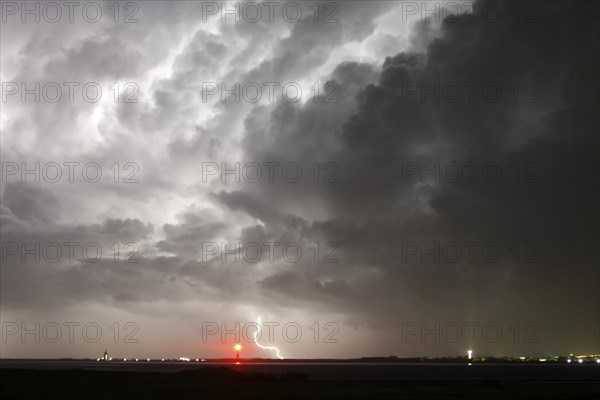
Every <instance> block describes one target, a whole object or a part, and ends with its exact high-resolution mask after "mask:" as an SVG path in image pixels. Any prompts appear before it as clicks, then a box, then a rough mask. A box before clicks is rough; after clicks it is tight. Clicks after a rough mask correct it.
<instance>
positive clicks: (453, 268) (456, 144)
mask: <svg viewBox="0 0 600 400" xmlns="http://www.w3.org/2000/svg"><path fill="white" fill-rule="evenodd" d="M500 5H501V6H502V8H503V9H509V7H510V6H511V4H510V3H503V2H500ZM480 7H481V4H477V5H475V7H474V14H475V18H474V20H469V19H467V18H463V20H462V21H461V22H448V21H446V22H445V23H444V24H443V28H442V32H441V35H440V37H439V38H438V39H434V40H433V41H432V42H431V43H429V46H428V47H427V51H426V52H425V53H400V54H397V55H393V56H390V57H389V58H388V59H387V60H386V61H385V62H384V63H383V65H382V72H381V75H380V77H379V82H378V83H376V84H371V85H367V86H366V87H364V88H363V89H362V90H361V91H360V93H358V95H357V97H356V101H357V104H358V109H357V111H356V112H355V113H354V114H353V115H351V116H349V117H347V118H346V116H345V115H344V113H345V112H346V110H345V109H344V106H343V103H342V104H340V105H330V104H329V105H328V104H324V105H319V107H313V106H312V105H311V104H307V105H305V106H304V107H298V106H295V105H287V104H282V105H280V106H279V107H277V108H276V109H275V110H274V111H273V112H271V113H270V115H269V116H268V117H267V118H268V119H267V121H268V122H267V123H268V127H269V128H267V129H268V130H265V128H264V127H261V126H260V125H259V124H254V123H253V118H256V117H255V116H254V117H250V118H249V119H248V120H247V123H246V129H247V137H246V140H245V141H244V146H245V148H246V150H247V153H246V156H247V157H248V159H253V160H268V159H270V158H271V157H272V158H277V156H278V157H279V158H280V159H284V160H294V161H299V162H303V161H304V162H305V163H309V162H310V161H311V160H327V159H329V160H331V161H334V162H336V163H338V165H339V166H340V176H339V178H340V182H339V183H337V184H334V185H329V186H314V185H313V186H312V187H310V188H307V187H306V186H304V185H284V184H267V183H265V184H263V185H248V187H247V189H246V190H247V191H248V192H249V193H252V195H242V194H241V193H232V194H230V195H224V194H221V195H220V197H221V198H222V199H223V200H224V201H225V203H226V204H228V205H229V206H230V207H232V208H234V209H238V210H239V209H244V208H245V209H246V211H247V212H248V213H249V214H250V215H253V216H255V217H261V216H264V215H265V213H264V212H258V211H257V207H256V204H261V200H260V199H262V200H263V201H264V202H265V203H266V204H269V209H271V210H272V211H270V213H273V212H275V210H279V212H283V210H288V211H287V212H290V213H293V212H292V211H290V210H293V209H296V210H298V209H302V204H312V201H313V200H314V198H315V197H317V198H318V199H319V204H320V207H324V208H326V210H327V212H328V213H329V217H327V218H325V219H321V221H320V222H315V223H314V224H313V226H312V229H313V230H316V231H319V232H321V233H322V234H323V235H325V237H327V238H328V239H329V240H332V241H335V242H338V243H340V246H341V248H342V249H343V251H344V260H346V261H347V263H348V264H349V265H352V264H354V265H362V266H365V267H366V266H375V267H377V268H380V269H382V270H384V271H385V273H384V275H383V276H382V278H381V279H382V282H380V283H379V288H378V289H377V290H376V291H375V292H377V293H386V295H388V296H389V297H388V299H389V300H390V302H392V303H393V302H394V299H396V298H397V297H398V294H394V293H393V291H392V290H385V289H383V291H381V292H380V291H379V290H380V289H381V288H384V287H388V288H390V289H391V288H393V287H404V288H406V290H407V292H408V293H409V294H410V300H409V301H411V302H412V303H413V305H415V307H416V308H419V307H420V306H421V305H422V304H423V303H425V304H426V303H430V304H432V305H437V306H439V307H441V308H442V309H444V310H446V311H447V312H448V315H456V311H457V310H461V309H462V310H466V309H469V308H471V309H473V308H475V309H479V310H483V309H484V308H486V307H488V308H489V311H490V315H504V316H506V315H511V314H512V315H513V316H515V315H519V307H518V306H517V305H518V304H519V302H520V299H521V300H522V299H523V298H527V300H528V301H529V302H531V306H532V308H531V309H529V308H528V309H527V310H528V311H527V312H532V310H535V311H536V312H537V314H536V312H533V313H532V314H530V315H531V316H532V317H533V318H536V317H539V318H540V319H542V320H544V319H545V318H547V317H548V316H547V315H546V314H545V312H543V311H542V309H543V308H544V307H547V306H548V305H549V304H552V306H551V307H557V308H556V309H559V310H561V311H562V312H563V313H561V316H560V318H565V320H567V319H571V318H572V319H573V320H577V319H582V320H583V319H586V318H589V317H590V315H588V317H585V316H584V315H583V314H582V312H581V311H577V312H575V313H572V311H568V310H567V309H566V308H565V306H564V305H561V304H560V303H561V302H563V301H564V299H561V298H560V297H557V296H553V295H552V296H549V295H548V292H549V291H552V292H556V291H559V290H561V288H562V287H563V286H564V285H565V284H566V282H569V283H568V284H569V285H581V288H582V292H583V293H582V294H581V296H580V297H579V298H578V299H577V300H571V301H572V302H571V304H570V305H569V306H568V307H569V308H568V309H569V310H572V309H576V310H584V309H585V308H586V304H588V305H589V304H590V303H594V302H595V299H596V295H595V294H594V293H595V292H594V290H593V289H594V282H595V277H596V272H597V269H596V268H597V264H596V262H595V252H596V249H597V241H598V229H597V227H598V210H597V203H598V170H597V168H596V167H595V165H596V164H597V159H598V136H597V133H598V122H597V121H598V120H597V116H596V113H597V106H598V91H597V88H598V75H597V71H598V57H597V50H598V21H597V19H596V17H595V16H596V15H597V5H595V4H586V5H583V4H566V3H563V2H550V3H544V4H540V9H541V10H542V12H541V14H540V16H539V20H538V21H537V22H536V23H531V24H516V23H514V21H512V20H510V19H509V18H505V19H503V20H502V21H501V22H498V23H489V22H487V21H485V20H483V19H482V18H481V9H480ZM420 29H422V30H423V31H424V32H426V31H427V24H423V25H421V28H420ZM416 47H418V46H416ZM345 68H347V67H345ZM336 80H337V82H338V84H339V85H340V88H341V89H342V90H344V88H346V87H348V86H351V85H352V84H353V81H354V79H352V77H351V76H350V75H348V76H344V75H343V74H338V76H337V79H336ZM405 82H412V83H423V84H427V85H429V86H428V87H429V88H433V87H434V85H435V84H436V83H439V84H441V85H448V84H450V83H453V82H455V83H459V84H461V83H466V82H477V83H480V84H482V85H483V84H485V83H488V82H493V83H500V84H502V85H507V84H513V83H515V82H516V83H517V84H524V83H526V82H536V83H537V84H538V85H539V88H540V91H539V93H538V94H537V96H538V97H539V101H538V102H535V103H529V102H525V101H514V100H513V98H512V97H511V96H510V95H508V94H507V93H512V92H508V89H506V86H505V88H504V90H505V95H504V96H503V98H502V99H501V100H500V101H498V102H494V103H491V102H485V101H482V99H479V100H476V101H475V102H474V103H469V102H467V101H459V102H456V103H451V102H448V101H444V100H442V101H438V102H436V101H435V100H434V99H433V97H429V98H427V99H426V101H421V99H420V98H415V97H411V96H410V95H407V94H406V92H405V90H406V89H405V87H404V86H403V83H405ZM403 96H407V97H403ZM406 98H408V100H406ZM325 110H326V111H325ZM337 116H341V118H340V119H342V121H338V122H339V125H338V127H337V128H336V127H335V126H332V125H335V123H332V122H330V121H335V120H336V117H337ZM262 120H263V121H264V118H263V119H262ZM321 126H323V127H324V129H320V127H321ZM255 127H256V128H255ZM267 132H268V133H267ZM267 137H268V140H267V139H266V138H267ZM262 139H264V140H262ZM406 161H409V162H419V163H421V162H426V163H427V165H428V166H430V168H433V164H434V163H435V162H440V163H444V162H453V161H455V162H458V163H462V162H467V161H474V162H480V163H487V162H494V163H498V164H499V165H501V167H502V170H503V172H504V176H503V178H502V180H501V181H500V182H498V183H494V184H490V183H487V182H484V181H481V180H479V181H477V182H475V183H474V184H473V183H469V182H468V181H466V180H463V181H461V182H458V183H450V182H441V183H436V182H428V183H427V184H425V185H418V184H417V182H415V180H414V179H413V180H412V181H408V182H406V183H405V182H403V181H402V177H401V171H402V165H403V164H402V163H403V162H406ZM516 162H519V163H526V162H531V163H534V164H535V165H536V166H538V167H539V171H540V173H539V182H537V183H528V184H523V183H520V184H515V183H514V182H513V180H512V179H513V176H512V175H511V174H512V173H513V171H512V170H511V168H512V167H513V166H514V165H515V163H516ZM234 198H235V199H236V201H235V202H232V199H234ZM281 199H285V202H282V201H279V200H281ZM323 202H324V203H323ZM241 204H244V205H243V206H242V205H241ZM261 207H265V206H261ZM304 210H305V211H304V212H307V213H308V214H309V215H310V211H309V209H306V208H305V209H304ZM296 212H297V213H298V214H300V213H301V212H298V211H296ZM265 220H266V221H267V224H268V218H265ZM403 241H412V242H426V243H433V242H434V241H440V242H442V243H443V242H449V241H452V242H459V243H460V242H466V241H477V242H479V243H483V242H486V241H492V242H497V243H499V244H501V245H502V246H504V248H505V249H506V248H510V245H511V243H513V242H514V241H520V242H521V243H522V242H527V241H532V242H535V243H537V244H538V245H539V248H540V252H541V253H540V259H539V262H538V263H536V264H525V263H523V262H519V263H513V262H509V261H510V260H508V261H507V260H503V261H502V262H500V263H497V264H489V263H487V264H486V263H480V265H477V266H475V265H460V264H459V265H448V264H445V265H435V264H434V263H431V262H428V263H426V264H423V265H401V264H400V263H399V262H398V260H400V258H401V248H400V247H399V245H400V243H401V242H403ZM417 264H419V263H417ZM349 276H351V275H350V273H346V274H344V275H343V277H341V276H338V278H337V279H339V280H340V281H341V280H343V279H344V278H348V277H349ZM262 285H263V287H264V288H266V289H269V290H274V291H279V292H281V293H282V294H284V293H290V291H292V287H293V288H294V289H293V291H292V292H293V293H294V294H295V296H294V297H296V298H311V297H312V296H320V295H321V294H322V293H323V292H324V291H327V290H328V289H327V286H326V285H318V284H316V283H315V281H312V283H311V280H310V278H308V277H307V275H306V274H303V273H298V272H296V273H291V272H285V273H277V274H275V275H273V276H272V277H269V278H266V279H265V280H263V281H262ZM334 287H335V290H334V288H332V289H331V290H329V291H331V292H332V293H333V294H340V293H342V292H344V291H346V290H348V288H347V286H345V285H344V284H343V283H342V282H339V283H338V284H337V285H336V286H334ZM503 287H504V288H506V287H513V288H515V291H514V292H512V293H507V292H503V291H502V290H500V292H498V293H496V291H497V289H500V288H503ZM464 290H470V291H472V292H473V294H474V296H475V297H476V298H477V303H478V304H477V305H475V304H471V305H469V303H472V300H473V298H472V297H470V296H468V297H465V296H460V295H459V293H461V292H463V291H464ZM528 291H530V292H531V293H535V295H534V296H531V295H525V294H524V293H526V292H528ZM486 293H487V295H486ZM491 293H494V294H495V295H491ZM377 297H378V298H379V297H380V296H377ZM452 300H454V301H455V304H453V305H452V306H450V305H449V302H451V301H452ZM377 301H378V299H375V298H374V296H368V295H367V296H355V297H353V298H349V299H348V303H347V305H346V306H344V307H347V309H348V310H349V309H351V308H353V307H354V306H355V304H357V303H363V304H364V302H366V303H368V304H370V305H374V304H372V303H371V302H373V303H375V302H377ZM456 302H458V303H456ZM461 303H462V304H463V307H461V306H459V304H461ZM563 304H564V303H563ZM423 309H425V307H424V308H423ZM372 311H373V307H368V311H366V312H367V313H370V312H372ZM387 312H388V311H382V315H381V316H383V315H385V314H386V313H387ZM527 312H525V311H524V312H523V314H527ZM459 313H460V312H459ZM574 315H576V316H574ZM586 315H587V314H586ZM546 322H548V323H550V324H551V322H550V321H549V320H546ZM592 326H593V322H592V325H591V326H590V328H591V327H592ZM563 333H564V332H563Z"/></svg>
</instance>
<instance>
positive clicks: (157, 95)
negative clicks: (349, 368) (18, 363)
mask: <svg viewBox="0 0 600 400" xmlns="http://www.w3.org/2000/svg"><path fill="white" fill-rule="evenodd" d="M6 3H7V2H3V5H2V7H3V9H2V18H3V20H2V25H1V47H2V54H1V81H2V85H3V86H2V95H3V98H2V103H1V107H2V112H1V124H2V137H1V139H2V143H1V144H2V147H1V157H2V183H1V186H0V188H1V198H0V203H1V204H0V221H1V223H2V225H1V229H0V232H1V234H2V238H1V241H2V266H1V271H0V272H1V293H0V295H1V297H0V299H1V320H2V323H3V326H2V332H3V339H2V344H1V346H2V351H1V357H4V358H12V357H91V358H96V357H98V356H100V355H101V354H102V353H103V352H104V350H105V349H107V350H108V351H109V353H110V354H111V355H115V356H121V357H140V358H146V357H152V358H162V357H164V358H167V357H180V356H189V357H193V358H196V357H229V356H232V355H233V351H232V350H231V349H232V346H233V344H234V343H235V338H234V337H233V335H229V336H227V337H226V338H225V339H226V340H225V341H224V342H223V343H222V340H221V337H220V332H219V333H217V334H214V335H209V336H206V337H205V340H203V333H204V334H205V335H206V333H207V329H210V328H209V325H210V327H211V328H214V327H215V326H218V327H219V329H220V328H221V324H222V323H226V324H227V327H228V329H233V327H234V324H235V323H236V322H238V323H240V324H241V327H244V326H248V325H244V324H247V323H252V322H256V321H257V320H258V318H259V317H260V318H261V321H262V322H265V321H268V322H274V323H279V324H280V325H279V326H275V327H274V328H273V329H274V342H273V343H272V344H270V343H268V340H267V331H268V328H267V327H266V326H265V325H262V328H263V331H262V337H261V341H260V343H261V344H263V345H265V346H266V345H271V346H277V347H278V348H279V350H280V351H281V353H282V354H283V355H284V356H285V357H286V358H312V357H315V358H316V357H322V358H325V357H332V358H338V357H341V358H349V357H360V356H389V355H397V356H412V355H431V356H440V355H457V354H464V353H465V352H466V350H467V349H469V348H473V349H474V350H475V352H476V353H478V354H488V355H502V354H506V355H517V354H530V355H542V354H568V353H570V352H573V353H592V352H595V353H598V352H599V351H600V348H599V346H600V340H599V336H600V330H599V315H600V314H599V311H600V310H599V308H600V305H599V303H600V302H599V292H598V291H599V272H598V265H599V264H598V261H599V260H598V243H599V235H598V229H599V228H598V227H599V226H600V225H599V216H598V200H599V198H598V197H599V196H598V188H599V185H598V184H599V179H598V156H599V146H598V128H599V126H598V105H599V101H598V93H599V90H598V88H599V87H598V86H599V82H598V70H599V69H598V68H599V63H598V54H599V52H598V50H599V49H598V37H599V32H598V18H597V16H598V6H597V4H590V3H591V2H580V3H568V2H561V1H552V2H546V3H543V4H541V3H533V2H525V3H526V5H522V4H521V5H520V6H515V5H514V4H512V3H506V2H498V3H495V2H494V3H484V4H478V3H477V4H467V3H463V2H458V3H456V2H454V3H451V4H446V3H447V2H428V3H427V4H428V5H427V6H426V5H424V3H423V2H401V1H382V2H380V1H369V2H366V1H365V2H360V1H338V2H321V4H320V5H319V7H318V8H315V6H314V2H312V1H310V2H302V1H296V2H295V3H293V4H292V5H288V6H286V7H284V6H285V5H286V3H287V2H285V1H280V2H275V4H274V5H272V7H273V8H271V9H270V8H269V7H267V5H265V4H261V3H252V4H253V6H251V7H248V6H247V7H241V5H239V7H241V8H240V9H241V15H240V18H239V22H236V21H235V20H234V18H235V15H234V14H223V15H222V13H223V10H222V9H221V2H216V3H210V2H209V3H210V4H203V2H200V1H185V2H184V1H172V2H166V1H164V2H163V1H138V2H129V3H127V2H121V3H119V7H118V11H119V12H118V14H116V13H115V12H116V9H115V7H114V5H113V3H114V2H113V1H107V2H102V1H97V2H95V3H94V4H95V5H94V6H88V7H84V6H86V4H87V3H86V2H82V3H78V4H79V6H78V8H75V9H74V10H73V14H72V16H73V21H72V22H71V21H70V20H69V10H68V8H67V7H66V6H62V7H61V8H62V10H61V11H62V15H61V16H60V17H59V16H57V14H56V11H55V10H56V9H51V8H48V7H46V8H44V7H45V6H44V4H45V3H43V2H42V3H36V2H27V4H28V6H29V7H31V9H34V7H35V4H38V7H39V22H35V20H34V19H35V15H27V14H26V13H25V14H24V15H22V14H23V12H24V11H23V10H22V9H21V8H23V7H25V6H24V5H22V4H25V3H21V2H17V3H11V4H8V5H7V4H6ZM244 3H248V2H242V3H241V4H244ZM58 4H59V5H60V4H62V2H58ZM457 4H458V6H457ZM490 4H491V5H490ZM436 6H437V9H436V8H435V7H436ZM96 7H99V8H100V9H101V10H102V15H101V16H98V18H96V15H97V14H95V13H96V11H97V8H96ZM111 7H112V8H111ZM228 7H230V8H228V10H230V9H234V7H235V5H234V3H233V2H231V3H228ZM84 8H85V10H86V11H85V13H82V10H83V9H84ZM256 10H261V12H262V15H261V16H260V18H258V16H257V14H256ZM269 10H271V11H272V18H271V14H269ZM284 10H285V11H284ZM316 10H318V12H316ZM432 11H433V13H432ZM436 12H437V14H436ZM457 13H458V14H460V15H461V16H460V18H458V17H457V16H456V15H457ZM300 15H301V16H300ZM255 16H256V17H257V18H255ZM444 16H446V17H448V19H446V21H444V22H442V19H443V17H444ZM22 17H24V18H25V22H22ZM222 17H223V18H225V22H223V21H222ZM54 19H57V21H56V22H52V20H54ZM96 19H97V21H96V22H94V21H95V20H96ZM254 19H256V21H255V20H254ZM126 21H127V23H126ZM36 82H37V83H38V84H39V91H38V92H37V94H38V95H39V97H40V99H39V102H36V101H35V100H36V99H35V97H36V93H34V92H35V91H36V86H35V85H36ZM65 82H73V83H74V84H72V86H71V87H72V88H73V99H72V101H69V86H67V85H65ZM49 83H50V85H48V84H49ZM115 83H116V84H117V85H118V88H117V86H115ZM222 83H223V84H224V85H225V89H227V90H230V91H231V90H232V89H233V90H234V91H235V88H236V86H235V84H236V83H238V84H239V87H240V90H239V92H238V94H239V96H240V99H239V102H236V101H235V100H236V99H235V94H229V95H226V96H225V97H224V99H222V98H221V94H222V93H221V90H222V87H221V84H222ZM249 83H252V84H251V85H249ZM269 83H272V84H271V85H272V86H270V87H272V88H273V90H272V93H273V98H269V90H268V88H269ZM23 84H24V85H25V86H23ZM86 85H87V86H86ZM257 86H258V87H260V88H261V90H262V93H261V96H260V98H257V97H258V96H257V93H258V92H257V91H256V87H257ZM284 86H285V87H286V88H287V89H289V91H287V92H286V91H284V90H282V88H283V87H284ZM57 87H58V88H60V90H61V93H62V97H61V98H60V100H57V101H55V102H53V101H54V99H55V97H56V93H57ZM83 87H86V88H87V89H86V91H83ZM97 87H100V88H101V90H102V95H101V98H99V97H98V98H97V96H96V88H97ZM317 87H318V91H319V95H318V96H315V94H316V92H317ZM44 88H45V89H44ZM297 88H300V89H301V91H302V93H301V95H300V94H299V92H297V91H296V90H297ZM23 90H29V91H30V94H25V95H23ZM244 90H246V91H244ZM115 93H119V95H118V96H116V95H115ZM84 95H85V96H87V98H86V97H84ZM115 96H116V99H115ZM96 100H98V101H96ZM116 100H118V101H116ZM134 100H135V101H136V102H133V101H134ZM255 100H256V101H255ZM36 163H39V165H40V167H39V170H40V171H39V179H38V182H36V176H35V174H34V173H30V174H25V175H22V172H23V171H22V170H23V169H25V168H27V169H29V170H35V168H36V166H35V165H36ZM65 163H78V164H65ZM88 163H95V164H88ZM115 163H117V164H115ZM236 163H239V164H238V165H239V175H240V179H236V176H235V173H234V172H232V173H228V174H224V175H221V172H222V169H223V168H227V169H228V170H233V171H235V168H236ZM57 164H58V165H59V166H60V167H61V173H62V175H61V176H60V177H56V165H57ZM85 165H87V167H86V169H85V174H84V175H82V171H83V169H84V168H83V167H84V166H85ZM284 165H287V166H288V167H287V168H286V169H285V170H284V168H283V167H284ZM257 166H259V167H260V168H261V172H262V175H261V176H260V177H257V174H256V172H257V168H256V167H257ZM457 166H458V168H457ZM15 168H16V170H15ZM98 169H99V170H100V171H101V172H102V176H101V177H98V178H97V179H98V180H97V179H96V174H97V171H98ZM69 172H72V173H73V175H72V178H73V179H72V181H73V182H70V180H69V176H68V175H69ZM299 172H300V173H301V176H298V177H297V175H298V173H299ZM421 173H423V174H422V175H421ZM457 173H458V174H460V175H457ZM55 178H56V179H55ZM96 180H97V181H96ZM94 181H96V182H94ZM71 242H76V243H78V245H77V246H76V247H75V248H74V256H73V257H70V254H69V251H68V248H69V247H68V245H65V243H71ZM275 242H276V243H279V245H270V246H271V247H269V245H265V243H275ZM36 243H37V246H39V251H36V250H35V249H36ZM52 243H54V244H58V245H57V246H58V248H60V249H61V255H60V257H59V256H56V254H57V252H56V247H57V246H54V245H52ZM90 243H91V244H93V245H92V249H91V250H90V249H89V246H88V250H89V252H88V253H86V254H85V255H86V257H84V256H83V255H82V248H83V247H84V246H85V245H86V244H87V245H89V244H90ZM115 243H117V247H118V248H119V253H118V255H117V254H116V252H115V248H116V247H115ZM236 243H237V244H239V245H240V247H242V248H243V250H242V251H241V254H240V256H239V257H240V260H239V261H236V259H235V255H234V254H223V253H222V251H221V249H220V248H219V247H220V246H221V245H222V244H224V246H226V249H235V246H236ZM254 244H258V245H259V246H260V247H261V251H262V255H261V257H260V258H259V259H258V260H254V258H255V256H257V254H258V253H257V249H256V247H255V246H254ZM286 245H287V247H286ZM74 246H75V245H74ZM94 246H95V247H94ZM253 246H254V247H253ZM436 246H438V247H436ZM97 247H99V248H100V249H101V250H102V256H101V257H99V259H98V260H97V261H96V262H91V261H93V260H91V258H94V256H95V249H96V248H97ZM284 248H285V250H284ZM317 248H318V251H317ZM28 249H29V250H30V249H33V251H29V250H28ZM43 249H45V250H43ZM269 249H271V250H272V257H270V256H271V254H270V251H269ZM298 251H301V252H302V253H301V255H300V254H299V253H297V252H298ZM457 251H458V252H460V254H458V253H456V252H457ZM498 251H501V253H497V252H498ZM132 253H135V254H132ZM90 254H91V256H90ZM457 254H458V255H457ZM36 256H39V258H40V259H39V262H38V261H37V260H36V259H35V258H36ZM55 256H56V257H55ZM22 257H23V258H24V260H22ZM115 257H116V261H117V262H115ZM55 258H57V259H55ZM124 261H137V262H124ZM334 261H337V262H334ZM36 322H37V323H39V324H40V328H39V332H40V338H39V343H36V338H35V335H34V334H29V335H25V336H24V337H22V333H23V332H21V330H22V328H23V327H26V328H27V329H30V330H34V331H35V328H34V327H35V323H36ZM70 322H73V323H77V324H79V325H78V326H75V325H73V326H74V328H73V329H74V339H73V340H72V343H71V341H70V340H69V337H68V336H69V335H68V333H69V329H68V325H65V324H68V323H70ZM115 322H117V323H118V324H119V325H118V327H116V326H115V325H114V323H115ZM128 322H132V323H133V324H132V325H126V324H127V323H128ZM49 323H56V324H58V325H59V326H61V327H62V328H61V329H62V337H61V338H59V339H57V340H53V339H54V338H55V337H56V325H52V324H50V325H48V324H49ZM90 323H94V325H93V326H92V327H91V328H89V326H90V325H88V328H89V330H88V332H87V334H88V336H87V339H86V337H84V335H83V333H82V330H83V326H84V325H86V324H90ZM207 323H208V324H207ZM315 323H318V325H315ZM328 323H331V324H329V325H327V324H328ZM22 324H25V325H22ZM214 324H216V325H214ZM285 324H288V328H289V330H288V331H287V335H288V339H290V338H291V339H294V337H295V336H296V332H295V331H296V330H297V328H298V327H300V328H301V329H302V334H301V337H299V340H298V341H297V342H296V343H292V342H293V340H285V338H284V333H285V332H283V326H284V325H285ZM436 324H437V325H436ZM98 326H99V327H101V328H102V335H101V337H100V338H99V339H98V340H97V341H95V340H90V337H91V338H94V337H95V336H96V334H95V332H94V330H95V329H96V327H98ZM290 326H291V327H290ZM15 327H17V328H15ZM44 327H46V329H44ZM457 327H459V329H460V333H462V335H461V336H460V337H458V338H456V336H457V335H456V332H457ZM469 327H472V328H469ZM484 327H485V329H483V328H484ZM15 329H18V331H16V332H15ZM86 329H87V328H86ZM471 329H472V332H473V335H472V336H473V337H471V338H469V337H468V336H469V335H468V334H469V332H470V331H471ZM498 329H501V333H499V332H498ZM424 330H428V332H429V333H427V332H425V333H426V334H425V335H422V334H423V333H424ZM115 331H118V332H119V337H118V338H117V340H116V341H117V342H118V343H115V337H114V334H115ZM248 332H250V334H249V336H250V337H251V336H252V332H254V328H253V327H252V326H251V327H250V328H248V330H247V333H248ZM315 332H319V335H318V337H315ZM128 334H131V335H132V336H130V337H129V339H132V338H134V339H136V340H137V341H138V342H137V343H131V340H126V339H125V337H127V335H128ZM436 335H439V338H436ZM331 339H335V340H331ZM54 341H56V343H53V342H54ZM315 341H316V342H317V343H315ZM334 341H337V343H333V342H334ZM242 345H243V346H244V349H243V356H245V357H246V356H247V357H274V356H275V354H274V351H271V350H265V349H261V348H259V347H258V346H255V345H254V344H252V343H249V342H247V341H243V339H242Z"/></svg>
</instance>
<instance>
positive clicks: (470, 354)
mask: <svg viewBox="0 0 600 400" xmlns="http://www.w3.org/2000/svg"><path fill="white" fill-rule="evenodd" d="M467 356H468V357H469V360H470V359H471V358H473V350H467Z"/></svg>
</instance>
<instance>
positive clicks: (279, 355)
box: [254, 316, 283, 360]
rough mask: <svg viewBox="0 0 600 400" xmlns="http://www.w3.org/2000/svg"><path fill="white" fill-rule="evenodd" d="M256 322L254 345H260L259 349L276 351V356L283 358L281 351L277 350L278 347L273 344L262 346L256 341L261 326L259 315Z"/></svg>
mask: <svg viewBox="0 0 600 400" xmlns="http://www.w3.org/2000/svg"><path fill="white" fill-rule="evenodd" d="M257 323H258V329H257V330H256V332H254V343H256V345H257V346H258V347H260V348H261V349H264V350H271V351H274V352H275V353H277V357H279V359H281V360H283V356H282V355H281V353H280V352H279V349H278V348H277V347H274V346H263V345H261V344H260V343H258V338H257V337H258V334H259V332H260V331H261V328H260V316H259V317H258V321H257Z"/></svg>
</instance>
